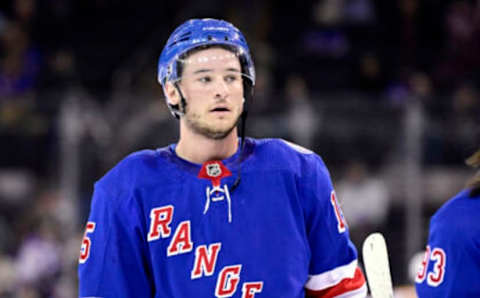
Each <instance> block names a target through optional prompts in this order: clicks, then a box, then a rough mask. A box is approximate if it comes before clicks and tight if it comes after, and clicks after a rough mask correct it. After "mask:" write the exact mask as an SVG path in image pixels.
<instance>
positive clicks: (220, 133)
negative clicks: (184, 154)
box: [185, 113, 240, 140]
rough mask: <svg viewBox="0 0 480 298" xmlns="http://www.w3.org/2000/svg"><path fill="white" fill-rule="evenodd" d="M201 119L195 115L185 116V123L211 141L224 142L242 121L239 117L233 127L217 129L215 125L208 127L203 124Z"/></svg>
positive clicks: (188, 114)
mask: <svg viewBox="0 0 480 298" xmlns="http://www.w3.org/2000/svg"><path fill="white" fill-rule="evenodd" d="M199 119H200V116H199V115H198V114H195V113H186V114H185V122H186V124H187V126H188V127H189V128H190V129H191V130H192V131H194V132H195V133H197V134H199V135H202V136H205V137H207V138H209V139H213V140H222V139H224V138H226V137H227V136H228V135H229V134H230V133H231V132H232V131H233V129H234V128H235V127H236V126H237V123H238V121H239V120H240V115H238V116H237V119H236V120H235V122H234V123H233V124H232V125H231V126H229V127H227V128H226V129H220V128H215V127H214V125H208V124H206V123H202V121H200V120H199Z"/></svg>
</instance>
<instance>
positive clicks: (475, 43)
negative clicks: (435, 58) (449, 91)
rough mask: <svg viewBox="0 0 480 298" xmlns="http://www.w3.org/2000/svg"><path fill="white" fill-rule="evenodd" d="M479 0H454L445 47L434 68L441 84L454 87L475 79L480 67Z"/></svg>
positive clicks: (446, 18) (451, 5)
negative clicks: (463, 81)
mask: <svg viewBox="0 0 480 298" xmlns="http://www.w3.org/2000/svg"><path fill="white" fill-rule="evenodd" d="M479 20H480V2H479V1H476V4H473V3H472V1H466V0H463V1H453V2H451V4H450V6H449V7H448V10H447V15H446V17H445V27H446V31H447V32H446V36H445V46H444V49H443V50H442V52H441V60H439V64H438V65H437V67H436V68H435V78H436V81H437V84H438V85H439V86H440V87H443V88H445V87H447V88H452V87H454V86H455V84H458V83H459V82H462V80H464V79H476V80H477V82H478V74H479V68H480V56H479V55H478V53H479V52H480V21H479Z"/></svg>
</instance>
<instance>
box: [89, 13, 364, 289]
mask: <svg viewBox="0 0 480 298" xmlns="http://www.w3.org/2000/svg"><path fill="white" fill-rule="evenodd" d="M158 80H159V82H160V83H161V84H162V86H163V90H164V92H165V96H166V101H167V104H168V106H169V108H170V110H171V111H172V114H173V115H174V116H175V117H176V118H178V119H179V122H180V123H179V125H180V138H179V141H178V143H177V144H173V145H170V146H168V147H165V148H161V149H157V150H144V151H140V152H136V153H133V154H132V155H130V156H128V157H127V158H125V159H124V160H123V161H121V162H120V163H119V164H118V165H117V166H115V167H114V168H113V169H112V170H111V171H109V172H108V173H107V174H106V175H105V176H104V177H103V178H101V179H100V180H99V181H98V182H97V183H96V184H95V190H94V195H93V199H92V206H91V212H90V216H89V220H88V223H87V225H86V231H85V236H84V239H83V242H82V248H81V254H80V265H79V278H80V284H79V292H80V296H81V297H172V298H177V297H245V298H246V297H275V298H278V297H288V298H298V297H335V296H339V295H340V296H341V297H365V296H366V285H365V279H364V277H363V274H362V272H361V271H360V269H359V268H358V266H357V251H356V249H355V247H354V246H353V244H352V243H351V241H350V239H349V236H348V227H347V225H346V223H345V220H344V218H343V215H342V212H341V210H340V207H339V205H338V200H337V198H336V196H335V192H334V189H333V187H332V182H331V180H330V176H329V173H328V170H327V168H326V166H325V164H324V163H323V161H322V160H321V158H320V157H319V156H317V155H316V154H314V153H313V152H311V151H309V150H306V149H304V148H301V147H299V146H297V145H294V144H291V143H288V142H286V141H283V140H277V139H264V140H256V139H251V138H245V137H244V136H243V132H244V130H243V129H242V131H241V136H240V137H239V136H238V133H237V122H239V121H240V120H239V119H242V121H241V122H242V123H243V124H245V119H246V107H247V103H249V101H250V97H251V95H252V90H253V87H254V84H255V70H254V65H253V61H252V58H251V56H250V52H249V48H248V46H247V43H246V41H245V39H244V37H243V35H242V33H241V32H240V31H239V30H238V29H237V28H235V27H234V26H233V25H232V24H230V23H228V22H225V21H221V20H215V19H193V20H190V21H188V22H186V23H184V24H182V25H181V26H179V27H178V28H177V29H176V30H175V31H174V32H173V34H172V35H171V37H170V38H169V39H168V41H167V44H166V45H165V48H164V50H163V51H162V54H161V56H160V59H159V65H158Z"/></svg>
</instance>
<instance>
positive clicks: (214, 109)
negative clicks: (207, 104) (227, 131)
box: [210, 107, 230, 115]
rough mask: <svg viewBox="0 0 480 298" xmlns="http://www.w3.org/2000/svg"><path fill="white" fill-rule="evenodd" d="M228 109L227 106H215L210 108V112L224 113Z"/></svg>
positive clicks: (228, 110)
mask: <svg viewBox="0 0 480 298" xmlns="http://www.w3.org/2000/svg"><path fill="white" fill-rule="evenodd" d="M229 112H230V109H229V108H227V107H215V108H213V109H211V110H210V113H215V114H220V115H221V114H226V113H229Z"/></svg>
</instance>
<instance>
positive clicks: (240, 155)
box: [230, 87, 253, 192]
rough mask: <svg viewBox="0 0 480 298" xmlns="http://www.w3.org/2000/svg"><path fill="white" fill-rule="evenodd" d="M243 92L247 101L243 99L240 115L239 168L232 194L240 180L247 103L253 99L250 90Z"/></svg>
mask: <svg viewBox="0 0 480 298" xmlns="http://www.w3.org/2000/svg"><path fill="white" fill-rule="evenodd" d="M244 90H248V91H247V92H246V93H247V97H248V98H247V100H245V97H243V112H242V114H241V115H240V121H241V123H240V154H239V157H238V158H239V161H240V166H239V168H238V176H237V179H235V182H233V185H232V187H231V189H230V192H233V191H234V190H235V189H236V188H237V187H238V185H239V184H240V180H241V176H242V175H241V165H242V164H241V162H242V158H243V151H244V149H245V131H246V126H247V116H248V101H249V99H250V98H251V97H253V94H252V89H251V88H250V87H249V88H244Z"/></svg>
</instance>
